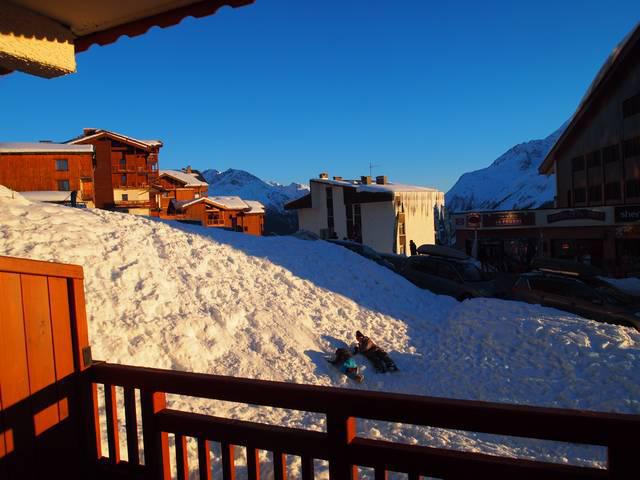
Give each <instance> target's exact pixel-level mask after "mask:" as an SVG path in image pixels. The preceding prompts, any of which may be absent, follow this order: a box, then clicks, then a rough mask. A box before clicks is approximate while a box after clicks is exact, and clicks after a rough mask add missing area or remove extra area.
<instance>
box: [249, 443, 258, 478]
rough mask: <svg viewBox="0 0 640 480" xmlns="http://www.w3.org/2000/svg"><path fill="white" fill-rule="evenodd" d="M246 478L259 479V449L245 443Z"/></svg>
mask: <svg viewBox="0 0 640 480" xmlns="http://www.w3.org/2000/svg"><path fill="white" fill-rule="evenodd" d="M247 478H248V479H249V480H259V479H260V451H259V450H258V449H257V448H256V447H254V446H252V445H247Z"/></svg>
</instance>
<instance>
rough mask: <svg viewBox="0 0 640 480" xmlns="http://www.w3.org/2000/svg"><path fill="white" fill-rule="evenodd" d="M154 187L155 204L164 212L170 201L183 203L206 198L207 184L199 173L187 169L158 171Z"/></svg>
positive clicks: (189, 168)
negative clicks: (155, 194)
mask: <svg viewBox="0 0 640 480" xmlns="http://www.w3.org/2000/svg"><path fill="white" fill-rule="evenodd" d="M154 187H155V188H156V190H157V191H158V193H157V195H158V197H157V199H156V204H157V205H158V207H159V208H160V210H162V211H163V212H166V211H167V209H168V208H169V203H170V202H171V200H178V201H185V200H194V199H196V198H200V197H206V196H207V191H208V189H209V184H208V183H207V182H206V181H205V179H204V178H203V177H202V175H201V174H200V172H198V171H196V170H192V169H191V167H187V168H185V169H184V170H160V175H159V177H158V180H157V182H156V184H155V185H154Z"/></svg>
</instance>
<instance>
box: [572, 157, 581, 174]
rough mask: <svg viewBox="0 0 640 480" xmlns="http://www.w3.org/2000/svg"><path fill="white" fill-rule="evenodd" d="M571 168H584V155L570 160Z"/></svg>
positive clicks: (575, 169) (573, 169)
mask: <svg viewBox="0 0 640 480" xmlns="http://www.w3.org/2000/svg"><path fill="white" fill-rule="evenodd" d="M571 170H572V171H574V172H581V171H582V170H584V157H576V158H574V159H573V160H571Z"/></svg>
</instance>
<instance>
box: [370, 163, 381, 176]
mask: <svg viewBox="0 0 640 480" xmlns="http://www.w3.org/2000/svg"><path fill="white" fill-rule="evenodd" d="M381 166H382V165H374V164H373V163H371V162H369V176H370V177H373V169H374V168H375V167H381Z"/></svg>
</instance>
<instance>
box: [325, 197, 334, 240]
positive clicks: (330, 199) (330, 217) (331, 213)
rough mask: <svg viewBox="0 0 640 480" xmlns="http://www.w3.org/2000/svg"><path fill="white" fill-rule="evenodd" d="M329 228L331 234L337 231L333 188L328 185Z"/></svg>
mask: <svg viewBox="0 0 640 480" xmlns="http://www.w3.org/2000/svg"><path fill="white" fill-rule="evenodd" d="M326 192H327V228H328V229H329V235H331V234H332V233H333V232H334V231H335V222H334V219H333V188H331V187H327V190H326Z"/></svg>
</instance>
